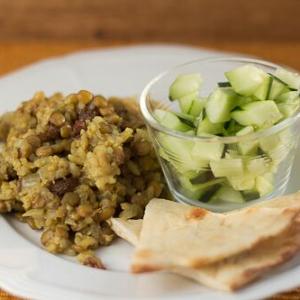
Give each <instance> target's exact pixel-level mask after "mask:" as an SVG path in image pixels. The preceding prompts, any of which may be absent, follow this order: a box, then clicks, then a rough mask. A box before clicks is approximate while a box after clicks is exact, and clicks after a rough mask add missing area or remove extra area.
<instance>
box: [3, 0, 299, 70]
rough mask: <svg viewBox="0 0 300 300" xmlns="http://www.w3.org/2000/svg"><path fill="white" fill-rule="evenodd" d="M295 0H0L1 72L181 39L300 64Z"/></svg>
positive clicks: (193, 43)
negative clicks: (82, 52) (78, 53)
mask: <svg viewBox="0 0 300 300" xmlns="http://www.w3.org/2000/svg"><path fill="white" fill-rule="evenodd" d="M299 12H300V1H299V0H285V1H282V0H251V1H242V0H226V1H224V0H47V1H39V0H0V72H1V73H2V74H3V73H5V72H7V71H10V70H13V69H15V68H17V67H19V66H22V65H24V64H27V63H30V62H32V61H34V60H37V59H40V58H44V57H48V56H52V55H58V54H62V53H67V52H70V51H73V50H79V49H84V48H95V47H107V46H118V45H127V44H135V43H157V42H163V43H184V44H189V45H194V46H201V47H208V48H214V49H220V50H229V51H237V52H243V53H248V54H253V55H258V56H261V57H263V58H266V59H268V60H273V61H274V62H277V63H285V64H288V65H290V66H292V67H295V68H298V69H300V58H299V56H300V21H299Z"/></svg>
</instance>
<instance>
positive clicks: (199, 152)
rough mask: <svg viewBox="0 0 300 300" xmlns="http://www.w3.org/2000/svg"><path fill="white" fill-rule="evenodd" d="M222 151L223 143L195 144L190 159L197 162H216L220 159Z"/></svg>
mask: <svg viewBox="0 0 300 300" xmlns="http://www.w3.org/2000/svg"><path fill="white" fill-rule="evenodd" d="M223 151H224V144H223V143H219V142H216V143H206V142H198V141H197V142H195V144H194V147H193V149H192V152H191V154H192V157H193V158H194V159H195V161H197V160H199V159H200V160H207V161H209V160H218V159H220V158H221V156H222V154H223Z"/></svg>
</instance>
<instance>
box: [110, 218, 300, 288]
mask: <svg viewBox="0 0 300 300" xmlns="http://www.w3.org/2000/svg"><path fill="white" fill-rule="evenodd" d="M112 222H113V224H114V226H113V230H114V231H115V233H116V234H117V235H118V236H119V237H121V238H123V239H125V240H127V241H128V242H129V243H131V244H132V245H134V246H137V244H138V240H139V234H140V232H141V229H142V222H143V221H142V220H120V219H112ZM132 224H134V226H132ZM133 236H134V238H133ZM299 248H300V230H299V224H298V223H295V224H294V225H293V226H292V227H291V228H288V229H287V230H285V231H284V232H283V233H282V234H281V235H279V236H277V237H274V238H271V239H267V240H265V241H264V242H261V243H259V244H258V245H257V246H256V247H255V248H254V249H252V250H250V251H245V252H243V253H241V254H238V255H236V256H233V257H230V258H228V259H226V260H224V261H222V262H219V263H215V264H212V265H209V266H206V267H203V268H200V269H192V268H185V267H177V268H173V269H171V270H170V271H171V272H174V273H176V274H178V275H181V276H184V277H187V278H190V279H193V280H195V281H197V282H199V283H201V284H203V285H206V286H209V287H211V288H214V289H219V290H224V291H232V290H235V289H238V288H240V287H242V286H243V285H245V284H247V283H249V282H251V281H253V280H254V279H256V278H258V277H260V276H261V275H262V274H264V273H265V272H267V271H268V270H269V269H270V268H272V267H275V266H277V265H279V264H281V263H284V262H285V261H287V260H289V259H290V258H292V257H293V256H294V255H295V253H296V252H297V251H299Z"/></svg>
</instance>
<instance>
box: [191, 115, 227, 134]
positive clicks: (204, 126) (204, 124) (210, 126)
mask: <svg viewBox="0 0 300 300" xmlns="http://www.w3.org/2000/svg"><path fill="white" fill-rule="evenodd" d="M223 132H224V125H223V123H211V122H210V121H209V119H208V118H207V117H206V118H204V120H203V121H201V122H199V124H198V126H197V132H196V134H197V135H198V136H201V135H203V134H214V135H216V134H222V133H223Z"/></svg>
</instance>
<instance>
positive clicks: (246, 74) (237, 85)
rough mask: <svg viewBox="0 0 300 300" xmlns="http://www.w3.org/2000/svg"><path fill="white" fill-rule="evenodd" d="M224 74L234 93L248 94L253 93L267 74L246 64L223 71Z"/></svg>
mask: <svg viewBox="0 0 300 300" xmlns="http://www.w3.org/2000/svg"><path fill="white" fill-rule="evenodd" d="M225 76H226V78H227V79H228V80H229V82H230V84H231V86H232V88H233V89H234V91H235V92H236V93H238V94H240V95H243V96H250V95H253V94H254V93H255V91H256V90H257V89H258V88H259V86H260V85H261V84H262V83H263V82H264V80H265V78H266V77H267V76H268V75H267V73H266V72H264V71H263V70H261V69H259V68H257V67H256V66H254V65H251V64H247V65H244V66H241V67H238V68H236V69H234V70H232V71H229V72H225Z"/></svg>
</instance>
